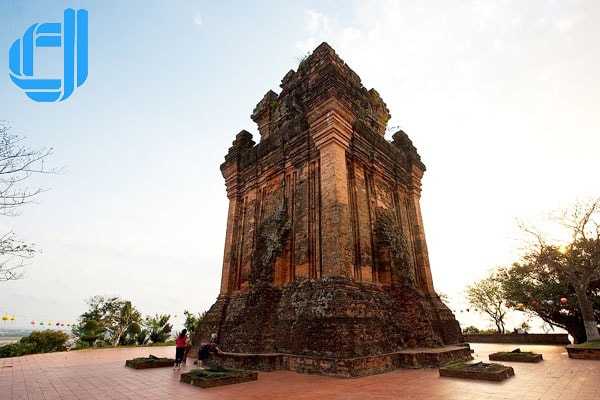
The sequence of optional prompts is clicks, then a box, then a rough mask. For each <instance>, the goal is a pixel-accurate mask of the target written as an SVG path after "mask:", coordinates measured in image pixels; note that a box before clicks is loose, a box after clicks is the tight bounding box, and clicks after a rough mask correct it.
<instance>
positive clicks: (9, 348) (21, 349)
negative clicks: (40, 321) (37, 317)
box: [0, 330, 69, 358]
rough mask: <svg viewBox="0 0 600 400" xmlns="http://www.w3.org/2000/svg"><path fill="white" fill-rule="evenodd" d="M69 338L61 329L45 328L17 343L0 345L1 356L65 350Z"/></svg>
mask: <svg viewBox="0 0 600 400" xmlns="http://www.w3.org/2000/svg"><path fill="white" fill-rule="evenodd" d="M68 339H69V336H68V335H67V334H66V333H64V332H59V331H51V330H45V331H35V332H31V334H30V335H29V336H26V337H23V338H21V340H20V341H18V342H17V343H11V344H7V345H5V346H2V347H0V358H3V357H19V356H24V355H26V354H35V353H49V352H52V351H63V350H65V343H66V342H67V340H68Z"/></svg>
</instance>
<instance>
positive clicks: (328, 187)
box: [308, 97, 354, 277]
mask: <svg viewBox="0 0 600 400" xmlns="http://www.w3.org/2000/svg"><path fill="white" fill-rule="evenodd" d="M353 120H354V117H353V115H352V113H351V112H350V111H348V109H347V108H346V107H345V106H344V105H343V104H342V103H341V102H340V101H339V100H338V99H336V98H333V97H332V98H330V99H328V100H326V101H324V102H322V103H321V104H319V105H318V106H316V107H314V108H313V109H312V110H311V111H310V112H309V113H308V124H309V130H310V136H311V139H312V141H313V142H314V144H315V147H316V148H317V150H318V151H319V156H320V166H321V168H320V170H321V256H322V271H323V276H346V277H352V271H353V265H352V264H353V263H352V238H351V226H350V214H349V212H350V211H349V198H348V170H347V165H346V150H347V149H348V148H349V145H350V139H351V138H352V123H353Z"/></svg>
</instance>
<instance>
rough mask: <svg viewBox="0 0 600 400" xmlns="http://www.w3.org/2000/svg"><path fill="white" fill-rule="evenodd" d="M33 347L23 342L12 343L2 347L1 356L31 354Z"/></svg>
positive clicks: (0, 349)
mask: <svg viewBox="0 0 600 400" xmlns="http://www.w3.org/2000/svg"><path fill="white" fill-rule="evenodd" d="M31 352H32V349H31V346H30V345H27V344H23V343H20V342H17V343H11V344H7V345H4V346H1V347H0V358H5V357H19V356H24V355H25V354H31Z"/></svg>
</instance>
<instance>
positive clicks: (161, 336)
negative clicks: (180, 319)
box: [144, 314, 173, 343]
mask: <svg viewBox="0 0 600 400" xmlns="http://www.w3.org/2000/svg"><path fill="white" fill-rule="evenodd" d="M170 319H171V316H170V315H168V314H155V315H154V316H153V317H151V316H147V317H146V320H145V321H144V324H145V325H146V328H148V331H149V335H148V336H149V339H150V341H151V342H152V343H164V342H166V341H167V340H168V339H169V337H170V336H171V330H172V329H173V326H172V325H171V324H170V323H169V320H170Z"/></svg>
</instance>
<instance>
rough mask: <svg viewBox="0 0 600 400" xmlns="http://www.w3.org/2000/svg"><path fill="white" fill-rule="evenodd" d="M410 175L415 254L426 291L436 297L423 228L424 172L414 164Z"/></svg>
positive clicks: (410, 202)
mask: <svg viewBox="0 0 600 400" xmlns="http://www.w3.org/2000/svg"><path fill="white" fill-rule="evenodd" d="M410 174H411V176H410V178H411V184H410V191H409V204H410V207H411V208H412V213H413V215H414V217H415V221H414V228H415V229H414V235H415V244H416V246H415V247H416V249H415V250H416V252H417V254H415V258H416V262H417V268H418V269H419V271H420V273H421V276H422V277H423V279H424V281H425V282H424V283H425V288H424V289H426V290H427V292H428V293H429V294H432V295H436V293H435V290H434V288H433V279H432V277H431V267H430V265H429V255H428V252H427V241H426V240H425V229H424V227H423V218H422V216H421V178H422V177H423V170H422V169H421V168H420V167H419V166H418V165H415V164H412V165H411V171H410Z"/></svg>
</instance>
